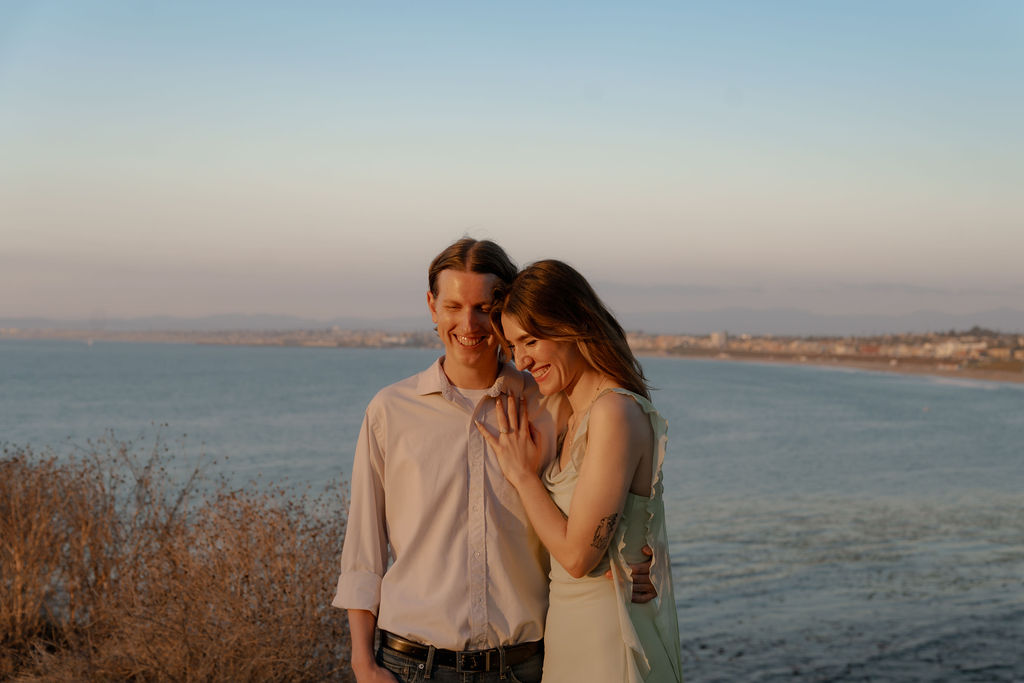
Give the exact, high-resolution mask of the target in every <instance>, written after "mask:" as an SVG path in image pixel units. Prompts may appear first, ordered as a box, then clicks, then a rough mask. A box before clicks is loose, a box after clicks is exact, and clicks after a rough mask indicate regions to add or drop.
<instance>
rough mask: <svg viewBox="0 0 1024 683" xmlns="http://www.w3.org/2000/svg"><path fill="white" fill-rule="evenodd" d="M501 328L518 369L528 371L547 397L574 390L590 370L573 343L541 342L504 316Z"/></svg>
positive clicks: (515, 320)
mask: <svg viewBox="0 0 1024 683" xmlns="http://www.w3.org/2000/svg"><path fill="white" fill-rule="evenodd" d="M501 328H502V331H503V332H504V334H505V339H507V340H508V341H509V349H510V350H511V352H512V359H513V360H514V361H515V363H516V367H517V368H519V369H520V370H528V371H529V372H530V374H531V375H533V379H534V380H536V382H537V387H538V388H539V389H540V392H541V393H542V394H544V395H545V396H550V395H552V394H557V393H558V392H560V391H567V390H570V389H572V387H573V386H574V385H575V384H576V380H578V379H579V377H580V375H581V374H582V373H583V371H584V370H585V369H586V367H587V362H586V360H585V359H584V358H583V356H582V354H580V351H579V349H578V348H577V346H576V344H574V343H572V342H564V341H554V340H552V339H538V338H536V337H534V336H532V335H530V334H529V333H528V332H526V330H524V329H523V327H522V325H521V324H520V323H519V320H517V319H516V318H514V317H512V316H510V315H502V316H501Z"/></svg>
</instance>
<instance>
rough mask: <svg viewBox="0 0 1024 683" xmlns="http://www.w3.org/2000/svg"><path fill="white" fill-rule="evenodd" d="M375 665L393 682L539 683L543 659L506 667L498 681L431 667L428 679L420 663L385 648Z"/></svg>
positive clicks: (498, 674) (486, 675) (485, 675)
mask: <svg viewBox="0 0 1024 683" xmlns="http://www.w3.org/2000/svg"><path fill="white" fill-rule="evenodd" d="M377 662H378V663H379V664H380V665H381V666H383V667H384V668H385V669H387V670H388V671H390V672H391V673H393V674H394V675H395V680H398V681H405V682H406V683H411V682H412V681H437V683H491V682H492V681H493V682H494V683H540V674H541V666H542V665H543V663H544V655H543V654H537V655H534V656H533V657H531V658H530V659H528V660H526V661H525V662H522V663H520V664H515V665H513V666H510V667H508V669H507V670H506V671H505V675H504V677H502V675H501V672H499V671H488V672H487V673H463V672H459V671H456V670H455V669H453V668H450V667H447V666H437V665H436V664H435V665H434V670H433V671H431V672H430V678H427V677H426V674H427V672H426V669H425V668H424V666H423V662H422V661H420V660H418V659H413V658H412V657H408V656H406V655H403V654H402V653H401V652H395V651H394V650H389V649H387V648H381V649H379V650H378V651H377Z"/></svg>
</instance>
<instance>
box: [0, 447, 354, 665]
mask: <svg viewBox="0 0 1024 683" xmlns="http://www.w3.org/2000/svg"><path fill="white" fill-rule="evenodd" d="M170 460H171V457H170V456H169V454H168V448H167V447H166V446H165V445H164V444H163V443H162V442H161V441H160V439H159V437H157V439H156V443H155V445H153V446H152V447H151V448H148V449H146V450H139V449H136V448H135V447H134V445H133V444H131V443H128V442H121V441H117V440H116V439H114V438H113V435H108V437H107V438H105V439H102V440H100V441H98V442H96V443H90V444H89V448H87V449H85V450H84V451H83V452H77V453H72V454H71V455H69V456H64V457H59V456H57V455H56V454H54V453H53V452H52V451H44V452H36V451H34V450H33V449H31V448H30V447H7V448H5V449H4V452H3V458H2V459H0V539H2V540H0V589H2V593H0V629H2V630H0V678H5V679H6V678H11V679H16V680H37V679H46V680H147V681H148V680H174V681H199V680H201V681H243V680H244V681H299V680H317V681H319V680H344V679H346V676H347V674H346V673H345V671H346V670H347V666H348V652H347V650H346V646H347V642H348V636H347V632H346V625H345V619H344V614H343V613H341V612H340V611H339V610H335V609H333V608H331V607H330V600H331V595H332V591H333V583H334V578H335V576H336V574H335V572H336V570H337V566H338V563H337V558H338V555H339V553H340V549H341V543H342V539H343V537H344V531H345V517H344V500H343V494H342V486H341V483H340V482H337V483H336V484H335V485H334V486H332V487H331V488H330V489H328V491H327V492H325V493H324V494H321V495H319V496H316V497H310V496H309V495H308V494H298V493H295V492H294V491H292V490H290V489H286V488H283V487H260V488H257V487H255V486H249V487H247V488H244V489H233V488H232V487H230V486H229V485H228V484H227V482H226V481H224V480H223V479H211V478H208V477H206V476H205V475H204V473H203V469H202V468H196V469H194V470H193V471H192V472H191V475H190V476H189V477H187V478H186V479H184V481H182V479H181V477H174V476H172V475H171V474H169V473H168V471H167V469H166V468H167V466H168V463H169V461H170Z"/></svg>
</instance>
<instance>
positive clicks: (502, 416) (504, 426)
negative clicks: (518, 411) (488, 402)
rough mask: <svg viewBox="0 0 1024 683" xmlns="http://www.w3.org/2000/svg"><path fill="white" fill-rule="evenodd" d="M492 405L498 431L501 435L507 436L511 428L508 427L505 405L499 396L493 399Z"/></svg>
mask: <svg viewBox="0 0 1024 683" xmlns="http://www.w3.org/2000/svg"><path fill="white" fill-rule="evenodd" d="M494 405H495V409H494V412H495V414H496V416H497V419H498V431H499V432H501V433H502V434H508V433H509V432H511V431H512V427H511V426H510V425H509V419H508V413H507V412H506V411H505V404H504V403H503V402H502V400H501V397H500V396H499V397H498V398H496V399H494Z"/></svg>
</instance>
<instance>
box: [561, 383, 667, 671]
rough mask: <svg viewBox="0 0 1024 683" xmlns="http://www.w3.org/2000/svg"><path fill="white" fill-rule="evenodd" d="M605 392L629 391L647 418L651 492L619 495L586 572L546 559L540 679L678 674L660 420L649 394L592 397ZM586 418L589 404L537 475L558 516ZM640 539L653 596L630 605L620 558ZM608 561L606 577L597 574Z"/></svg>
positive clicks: (630, 558) (580, 451) (633, 552)
mask: <svg viewBox="0 0 1024 683" xmlns="http://www.w3.org/2000/svg"><path fill="white" fill-rule="evenodd" d="M609 391H614V392H616V393H619V394H623V395H625V396H629V397H631V398H632V399H633V400H635V401H636V402H637V403H639V404H640V406H641V407H642V408H643V409H644V412H645V413H646V414H647V415H648V417H649V418H650V420H651V427H652V429H653V431H654V461H653V467H652V468H651V469H652V471H653V475H652V482H651V495H650V496H649V497H645V496H638V495H636V494H634V493H629V494H627V497H626V504H625V508H624V509H623V511H622V517H621V518H620V520H619V525H618V527H617V528H616V530H615V534H614V535H613V536H612V539H611V542H610V544H609V546H608V553H607V554H606V555H605V557H604V558H603V559H602V560H601V562H600V563H599V564H598V565H597V567H595V568H594V570H593V571H592V572H590V573H589V574H588V575H587V576H584V577H582V578H579V579H575V578H573V577H572V576H571V575H570V574H569V573H568V572H567V571H566V570H565V569H564V568H563V567H562V566H561V565H560V564H559V563H558V561H557V560H555V558H553V557H552V558H551V573H550V577H551V601H550V606H549V607H548V615H547V624H546V627H545V629H544V679H543V680H544V681H545V683H573V682H574V681H580V682H583V681H586V682H587V683H599V682H602V681H607V682H608V683H625V682H628V683H639V682H640V681H657V682H659V683H660V682H661V681H666V682H667V681H681V680H682V673H681V663H680V660H681V651H680V645H679V623H678V620H677V618H676V601H675V597H674V594H673V591H672V571H671V567H672V565H671V562H670V561H669V556H668V535H667V533H666V531H665V506H664V504H663V503H662V491H663V486H662V482H661V467H662V463H663V462H664V460H665V445H666V443H667V442H668V425H667V423H666V422H665V420H664V418H662V417H661V415H660V414H658V412H657V411H656V410H655V409H654V406H653V405H651V402H650V401H648V400H647V399H645V398H644V397H642V396H639V395H638V394H634V393H633V392H631V391H628V390H626V389H618V388H615V389H606V390H605V391H602V392H601V393H600V394H598V396H597V397H595V399H594V400H595V401H596V400H597V398H600V397H601V396H603V395H604V394H606V393H608V392H609ZM591 406H593V403H591ZM589 423H590V408H588V409H587V411H586V413H584V415H583V417H582V418H581V420H580V422H579V425H578V426H577V427H576V434H575V436H574V438H573V441H572V445H571V453H570V462H569V464H568V465H567V466H566V468H565V469H564V470H562V469H561V468H560V467H559V462H558V460H559V459H558V458H555V459H554V461H553V462H552V463H551V465H549V466H548V468H547V469H546V470H545V471H544V472H543V475H542V479H543V481H544V486H545V487H546V488H547V489H548V491H549V492H550V494H551V498H552V500H554V502H555V504H556V505H557V506H558V507H559V508H560V509H561V510H562V512H563V513H565V514H566V516H568V514H569V505H570V504H571V502H572V494H573V491H574V490H575V488H576V482H577V480H578V478H579V468H580V466H581V465H582V462H583V456H584V454H585V452H586V447H587V429H588V425H589ZM645 544H646V545H649V546H650V547H651V548H652V549H653V550H654V560H653V562H652V563H651V581H652V582H653V583H654V586H655V588H656V589H657V591H658V597H657V598H655V599H654V600H652V601H650V602H648V603H646V604H642V605H638V604H633V603H632V602H631V597H632V591H633V589H632V580H631V578H630V570H629V567H628V566H627V563H628V562H633V563H636V562H643V561H644V560H645V559H647V557H646V555H644V554H643V553H642V552H641V550H640V549H641V548H642V547H643V546H644V545H645ZM609 566H610V567H611V570H612V577H613V579H612V580H611V581H609V580H608V579H607V578H605V576H604V573H605V572H606V571H608V568H609Z"/></svg>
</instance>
